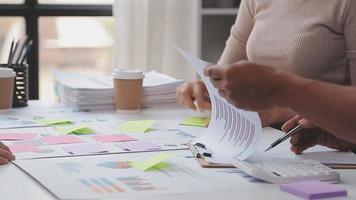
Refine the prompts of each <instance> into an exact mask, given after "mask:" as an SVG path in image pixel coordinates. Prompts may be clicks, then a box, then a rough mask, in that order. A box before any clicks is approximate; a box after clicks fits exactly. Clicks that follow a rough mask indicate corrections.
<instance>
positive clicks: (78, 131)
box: [57, 125, 94, 135]
mask: <svg viewBox="0 0 356 200" xmlns="http://www.w3.org/2000/svg"><path fill="white" fill-rule="evenodd" d="M57 130H58V131H59V132H61V133H63V134H66V135H67V134H75V135H86V134H92V133H94V131H93V130H91V129H90V128H89V127H87V126H85V125H78V126H70V127H61V128H58V129H57Z"/></svg>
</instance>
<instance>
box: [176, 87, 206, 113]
mask: <svg viewBox="0 0 356 200" xmlns="http://www.w3.org/2000/svg"><path fill="white" fill-rule="evenodd" d="M207 97H209V94H208V91H207V89H206V87H205V85H204V82H203V81H202V80H196V81H189V82H187V83H184V84H182V85H180V86H179V87H178V88H177V99H178V102H179V103H180V104H182V105H185V106H188V107H189V108H191V109H193V110H197V109H199V110H200V111H201V112H203V111H204V110H210V109H211V103H210V102H209V101H207V100H206V98H207ZM194 101H196V104H197V105H195V104H194Z"/></svg>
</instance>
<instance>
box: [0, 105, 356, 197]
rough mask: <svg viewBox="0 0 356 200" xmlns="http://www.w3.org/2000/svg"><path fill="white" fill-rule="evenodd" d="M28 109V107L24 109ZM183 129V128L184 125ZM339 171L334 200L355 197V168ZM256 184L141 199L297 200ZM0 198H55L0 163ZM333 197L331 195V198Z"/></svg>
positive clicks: (168, 114) (175, 112)
mask: <svg viewBox="0 0 356 200" xmlns="http://www.w3.org/2000/svg"><path fill="white" fill-rule="evenodd" d="M39 105H40V104H39V103H36V102H31V108H34V107H36V106H39ZM24 109H28V108H24ZM189 112H190V111H188V110H184V109H181V108H169V109H168V108H164V109H162V108H161V109H150V110H144V111H143V112H142V113H140V114H139V115H130V116H121V117H123V118H126V119H138V118H140V117H143V116H144V117H145V118H148V117H149V118H155V119H180V118H183V117H186V116H188V115H189ZM186 129H187V128H186ZM188 129H190V131H199V129H198V128H188ZM264 132H265V133H264V137H267V138H270V137H273V138H275V137H278V135H279V134H280V133H279V132H278V131H275V130H273V129H270V128H268V129H265V130H264ZM340 174H341V180H342V183H341V186H343V187H345V188H347V190H348V194H349V195H348V197H347V198H337V199H356V170H340ZM255 186H256V187H254V188H251V189H244V190H241V189H239V186H238V185H236V190H235V191H228V192H223V193H222V192H214V193H201V194H185V195H179V196H174V197H172V196H167V197H161V198H157V197H155V198H149V197H145V200H151V199H152V200H153V199H155V200H163V199H167V200H168V199H169V200H171V199H182V200H183V199H184V200H185V199H204V200H210V199H218V198H223V199H224V200H228V199H231V200H232V199H234V200H236V199H275V200H279V199H281V200H282V199H283V200H284V199H290V200H293V199H295V200H298V199H300V198H297V197H295V196H292V195H290V194H287V193H284V192H281V191H280V190H279V188H278V185H273V184H268V183H256V185H255ZM0 199H1V200H8V199H9V200H10V199H11V200H13V199H14V200H17V199H27V200H47V199H48V200H51V199H56V198H55V197H54V196H53V195H51V193H50V192H48V191H47V190H46V189H45V188H44V187H42V186H41V185H40V184H39V183H37V182H36V181H35V180H33V179H32V178H30V177H29V176H28V175H27V174H26V173H24V172H23V171H22V170H20V169H18V168H17V167H16V166H14V165H13V164H9V165H3V166H0ZM334 199H335V198H334Z"/></svg>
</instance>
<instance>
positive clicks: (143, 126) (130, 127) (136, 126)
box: [117, 120, 156, 133]
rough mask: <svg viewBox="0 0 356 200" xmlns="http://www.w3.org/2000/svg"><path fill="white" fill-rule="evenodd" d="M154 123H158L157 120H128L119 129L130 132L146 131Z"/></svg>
mask: <svg viewBox="0 0 356 200" xmlns="http://www.w3.org/2000/svg"><path fill="white" fill-rule="evenodd" d="M154 123H156V120H139V121H128V122H125V123H124V124H122V125H121V126H120V127H119V128H118V129H117V130H118V131H121V132H128V133H144V132H146V131H147V130H148V129H149V128H150V127H151V126H152V125H153V124H154Z"/></svg>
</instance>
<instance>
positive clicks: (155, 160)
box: [130, 153, 174, 171]
mask: <svg viewBox="0 0 356 200" xmlns="http://www.w3.org/2000/svg"><path fill="white" fill-rule="evenodd" d="M173 156H174V154H171V153H161V154H158V155H156V156H154V157H152V158H150V159H148V160H144V161H136V162H130V164H131V166H133V167H135V168H137V169H140V170H142V171H147V170H149V169H151V168H153V167H156V166H157V165H159V164H161V163H163V162H164V161H166V160H168V159H169V158H171V157H173Z"/></svg>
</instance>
